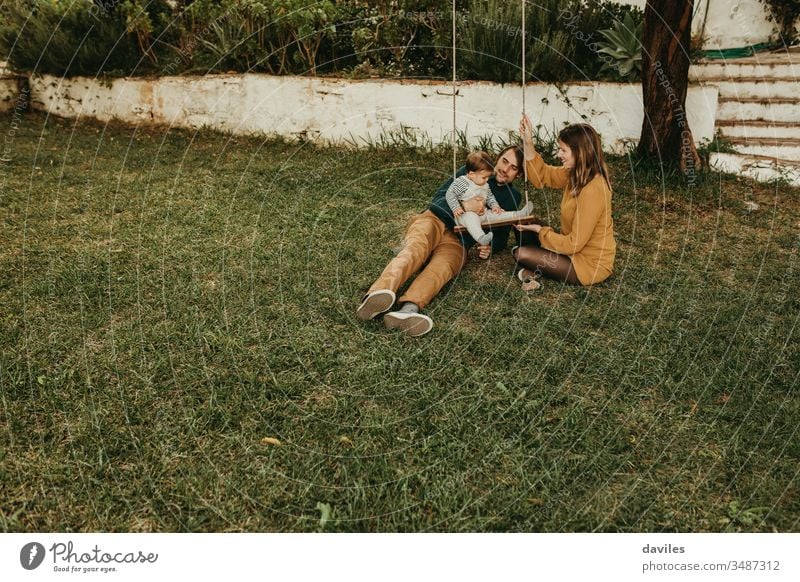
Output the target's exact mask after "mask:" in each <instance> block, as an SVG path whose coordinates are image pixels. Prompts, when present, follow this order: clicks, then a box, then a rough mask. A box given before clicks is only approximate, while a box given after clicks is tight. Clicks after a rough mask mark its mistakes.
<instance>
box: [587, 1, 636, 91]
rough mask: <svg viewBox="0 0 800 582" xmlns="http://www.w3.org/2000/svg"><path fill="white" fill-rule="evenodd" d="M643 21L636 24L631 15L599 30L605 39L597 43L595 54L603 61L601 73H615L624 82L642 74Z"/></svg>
mask: <svg viewBox="0 0 800 582" xmlns="http://www.w3.org/2000/svg"><path fill="white" fill-rule="evenodd" d="M643 28H644V20H640V21H639V22H638V23H637V22H636V21H635V20H634V18H633V15H632V13H630V12H628V13H627V14H625V18H624V20H622V21H620V20H617V21H616V22H615V23H614V26H613V27H612V28H609V29H606V30H601V31H600V34H602V35H603V37H604V38H605V39H606V40H605V41H599V42H598V43H597V53H598V54H599V55H601V58H602V59H603V60H604V64H603V68H602V69H601V72H606V71H612V72H613V71H616V73H617V74H618V76H619V77H621V78H622V79H624V80H628V81H634V80H637V79H639V78H640V75H641V72H642V40H641V39H642V29H643Z"/></svg>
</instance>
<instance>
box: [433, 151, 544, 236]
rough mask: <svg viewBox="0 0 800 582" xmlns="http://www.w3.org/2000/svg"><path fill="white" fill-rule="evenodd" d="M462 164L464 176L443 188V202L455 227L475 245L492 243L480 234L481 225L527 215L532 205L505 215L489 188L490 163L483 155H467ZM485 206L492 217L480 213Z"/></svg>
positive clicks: (490, 159) (485, 154) (484, 153)
mask: <svg viewBox="0 0 800 582" xmlns="http://www.w3.org/2000/svg"><path fill="white" fill-rule="evenodd" d="M464 165H465V169H466V171H467V173H466V175H464V176H459V177H458V178H456V179H455V180H453V183H452V184H450V187H449V188H448V189H447V194H445V199H446V200H447V204H448V205H449V206H450V209H451V210H452V211H453V216H454V217H455V219H456V224H459V225H461V226H463V227H465V228H466V229H467V232H469V235H470V236H471V237H472V238H473V239H475V241H476V242H477V243H478V244H480V245H488V244H490V243H491V242H492V238H493V237H494V234H493V233H491V232H488V233H487V232H484V231H483V227H482V226H481V225H482V224H491V223H492V222H497V221H500V220H509V219H513V218H521V217H523V216H527V215H528V214H529V213H530V211H531V206H532V205H531V204H530V203H528V205H526V206H525V208H523V209H522V210H517V211H514V212H506V211H505V210H503V209H502V208H501V207H500V204H499V203H498V202H497V199H496V198H495V197H494V194H492V190H491V188H490V187H489V178H491V177H492V174H493V173H494V164H493V162H492V158H490V157H489V154H487V153H486V152H472V153H471V154H469V155H468V156H467V161H466V163H465V164H464ZM486 206H488V207H489V208H490V209H491V211H492V215H489V214H486V213H485V212H484V208H485V207H486Z"/></svg>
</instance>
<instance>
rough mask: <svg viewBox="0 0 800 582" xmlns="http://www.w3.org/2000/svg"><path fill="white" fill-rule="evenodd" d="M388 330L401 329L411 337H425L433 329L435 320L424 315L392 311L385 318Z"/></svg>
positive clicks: (384, 321) (384, 322)
mask: <svg viewBox="0 0 800 582" xmlns="http://www.w3.org/2000/svg"><path fill="white" fill-rule="evenodd" d="M383 324H384V325H385V326H386V328H387V329H399V330H402V331H403V332H405V334H406V335H408V336H410V337H419V336H421V335H425V334H426V333H428V332H429V331H430V330H432V329H433V320H432V319H431V318H430V317H428V316H427V315H423V314H422V313H403V312H402V311H392V312H391V313H387V314H386V315H384V316H383Z"/></svg>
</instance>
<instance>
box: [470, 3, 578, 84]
mask: <svg viewBox="0 0 800 582" xmlns="http://www.w3.org/2000/svg"><path fill="white" fill-rule="evenodd" d="M560 4H561V3H560V2H558V1H557V0H546V1H543V2H540V3H537V4H533V5H529V6H527V13H526V21H525V24H526V26H525V28H526V31H525V32H526V41H527V47H526V49H527V50H526V66H527V72H529V73H530V75H531V77H532V78H534V79H536V78H547V79H560V78H563V77H564V75H565V73H567V71H568V69H569V67H568V64H569V62H570V61H569V59H570V56H571V54H572V47H573V43H572V42H571V40H570V38H569V35H568V33H567V32H566V31H564V30H563V29H560V30H559V29H558V27H557V26H556V19H557V14H558V7H559V5H560ZM521 24H522V12H521V7H520V4H519V3H517V2H511V3H509V2H506V1H503V0H471V1H470V2H469V6H468V8H467V10H466V12H465V13H463V14H462V15H461V17H460V19H459V22H458V26H457V29H458V33H457V44H458V62H459V63H460V70H459V74H460V76H461V77H466V78H472V79H486V80H491V81H498V82H500V83H509V82H518V81H520V80H521V79H522V68H521V64H520V59H521V55H522V29H521Z"/></svg>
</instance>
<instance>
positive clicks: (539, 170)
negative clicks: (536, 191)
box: [519, 115, 569, 188]
mask: <svg viewBox="0 0 800 582" xmlns="http://www.w3.org/2000/svg"><path fill="white" fill-rule="evenodd" d="M519 133H520V135H521V136H522V145H523V149H524V151H525V175H526V176H527V178H528V181H529V182H530V183H531V184H533V186H534V187H535V188H543V187H545V186H547V187H549V188H565V187H566V186H567V183H568V182H569V169H568V168H562V167H559V166H548V165H547V164H545V163H544V160H543V159H542V156H541V155H539V152H537V151H536V147H535V146H534V145H533V130H532V129H531V120H530V119H528V116H527V115H523V116H522V121H520V124H519Z"/></svg>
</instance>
